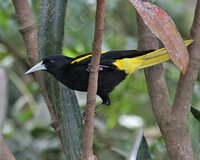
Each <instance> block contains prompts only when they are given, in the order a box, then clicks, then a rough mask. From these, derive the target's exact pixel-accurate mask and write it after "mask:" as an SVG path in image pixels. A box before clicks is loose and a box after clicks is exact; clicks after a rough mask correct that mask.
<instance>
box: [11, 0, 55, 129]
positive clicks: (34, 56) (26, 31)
mask: <svg viewBox="0 0 200 160" xmlns="http://www.w3.org/2000/svg"><path fill="white" fill-rule="evenodd" d="M12 2H13V5H14V7H15V12H16V16H17V20H18V23H19V31H20V33H21V34H22V37H23V39H24V43H25V47H26V49H27V55H28V58H29V61H30V62H31V64H32V65H34V64H36V63H37V62H38V60H39V54H38V31H37V27H36V25H35V22H34V20H33V17H32V14H31V9H30V6H29V4H28V1H27V0H24V1H21V0H12ZM35 76H36V79H37V81H38V83H39V86H40V87H39V88H40V90H41V93H42V95H43V97H44V100H45V102H46V104H47V107H48V109H49V112H50V115H51V121H52V124H53V125H55V122H56V115H55V113H54V111H53V107H52V106H53V105H52V102H51V100H50V99H49V96H48V93H47V90H46V88H45V85H44V82H43V78H42V76H41V74H40V73H35ZM53 127H54V128H55V130H56V127H57V126H53Z"/></svg>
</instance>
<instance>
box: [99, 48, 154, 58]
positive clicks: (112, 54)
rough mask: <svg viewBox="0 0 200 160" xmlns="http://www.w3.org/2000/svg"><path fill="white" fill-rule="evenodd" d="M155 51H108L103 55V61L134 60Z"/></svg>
mask: <svg viewBox="0 0 200 160" xmlns="http://www.w3.org/2000/svg"><path fill="white" fill-rule="evenodd" d="M152 51H153V50H146V51H138V50H116V51H108V52H105V53H103V54H102V55H101V58H102V59H114V60H116V59H123V58H133V57H138V56H142V55H145V54H147V53H150V52H152Z"/></svg>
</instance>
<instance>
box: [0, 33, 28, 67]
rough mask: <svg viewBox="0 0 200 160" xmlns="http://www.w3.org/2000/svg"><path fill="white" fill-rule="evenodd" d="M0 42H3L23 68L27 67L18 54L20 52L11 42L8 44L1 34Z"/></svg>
mask: <svg viewBox="0 0 200 160" xmlns="http://www.w3.org/2000/svg"><path fill="white" fill-rule="evenodd" d="M0 43H1V44H3V45H4V46H5V47H6V48H7V49H8V50H9V51H10V52H11V53H12V54H13V56H14V57H15V58H16V59H17V61H19V62H20V63H21V64H22V65H23V66H24V67H25V68H27V69H28V67H29V65H28V63H27V62H26V61H25V59H24V58H23V57H22V56H21V55H20V52H19V51H18V50H17V48H16V47H14V46H13V45H12V44H10V43H9V42H8V41H7V40H6V39H4V38H3V37H2V36H0Z"/></svg>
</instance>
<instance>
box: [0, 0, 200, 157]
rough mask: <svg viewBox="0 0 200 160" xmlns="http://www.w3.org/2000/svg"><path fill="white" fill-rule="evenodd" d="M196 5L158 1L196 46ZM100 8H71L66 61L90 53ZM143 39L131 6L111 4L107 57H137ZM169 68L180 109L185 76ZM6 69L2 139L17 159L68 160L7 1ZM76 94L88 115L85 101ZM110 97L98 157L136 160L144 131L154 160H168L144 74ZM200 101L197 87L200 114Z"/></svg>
mask: <svg viewBox="0 0 200 160" xmlns="http://www.w3.org/2000/svg"><path fill="white" fill-rule="evenodd" d="M29 2H30V5H31V9H32V12H33V16H34V18H35V21H36V23H38V19H39V18H38V17H39V12H40V3H39V1H34V0H30V1H29ZM195 2H196V1H195V0H191V1H187V0H168V1H164V0H154V1H153V3H155V4H157V5H159V6H161V7H162V8H164V9H165V10H166V11H167V12H168V13H169V15H170V16H171V17H172V19H173V20H174V21H175V23H176V25H177V27H178V30H179V31H180V33H181V35H182V36H183V38H184V39H188V38H189V31H190V27H191V25H192V20H193V15H194V10H195ZM95 8H96V6H95V0H85V1H82V0H77V1H73V0H68V6H67V16H66V20H65V36H64V37H65V39H64V46H63V53H64V54H65V55H68V56H72V57H75V56H77V55H79V54H82V53H86V52H90V51H91V46H92V41H93V34H94V17H95ZM137 37H138V35H137V25H136V13H135V11H134V9H133V7H132V6H131V5H130V4H129V2H128V0H127V1H122V0H109V1H107V6H106V16H105V31H104V41H103V50H118V49H136V48H137ZM164 66H165V75H166V82H167V84H168V88H169V93H170V98H171V101H173V97H174V94H175V90H176V83H177V80H178V77H179V74H180V72H179V70H178V69H177V68H176V67H175V66H174V65H173V64H172V63H171V62H167V63H165V64H164ZM0 68H1V70H4V71H5V73H6V75H5V76H6V78H7V88H6V90H7V92H8V94H7V95H6V96H5V99H4V100H5V101H7V102H8V105H7V108H5V107H4V106H2V103H0V108H1V110H6V111H7V113H6V115H5V119H4V120H1V121H0V123H1V124H0V126H1V125H2V124H4V127H3V128H2V129H1V131H0V133H2V134H3V136H4V138H5V139H6V142H7V144H8V145H9V147H10V148H11V150H12V152H13V153H14V155H15V157H16V159H17V160H22V159H23V160H57V159H58V160H62V159H63V160H64V155H63V153H62V148H61V145H60V141H59V139H58V138H57V136H56V134H55V132H54V131H53V129H52V128H51V127H50V126H49V123H50V117H49V113H48V110H47V108H46V105H45V103H44V101H43V98H42V97H41V94H40V92H39V90H38V85H37V83H36V82H35V81H34V78H33V77H32V76H30V75H24V73H25V71H26V70H28V68H29V66H28V61H27V57H26V50H25V48H24V44H23V40H22V37H21V35H20V33H19V31H18V24H17V22H16V17H15V12H14V8H13V5H12V2H11V1H3V0H0ZM0 78H2V77H0ZM0 92H1V91H0ZM77 94H78V99H79V101H80V104H81V106H83V107H82V110H84V104H85V98H84V95H83V94H82V93H77ZM110 97H111V106H108V107H104V108H102V109H100V110H98V112H97V115H96V118H95V142H94V149H95V154H96V155H97V157H98V159H99V160H104V159H109V160H118V159H119V160H121V159H126V158H127V157H129V156H130V155H131V153H132V152H133V150H134V149H133V148H134V144H135V140H136V139H137V136H138V133H139V131H141V130H144V135H145V137H146V138H147V142H148V144H149V147H150V149H151V153H152V158H153V159H155V160H158V159H161V160H165V159H168V157H167V154H166V149H165V146H164V142H163V139H162V137H161V135H160V132H159V129H158V126H157V124H156V121H155V117H154V114H153V112H152V108H151V102H150V100H149V96H148V93H147V88H146V82H145V78H144V74H143V71H142V70H140V71H137V72H135V73H134V75H132V76H130V77H129V78H128V79H127V80H125V81H124V82H123V83H122V84H120V85H119V86H118V87H117V88H116V89H115V91H114V92H112V93H111V95H110ZM199 98H200V84H199V81H198V82H197V83H196V86H195V91H194V96H193V101H192V105H193V106H194V107H198V106H200V104H199V103H200V102H199ZM190 121H191V137H192V141H193V146H194V151H195V157H196V158H197V157H198V156H199V146H198V143H197V141H196V140H197V138H198V136H199V124H198V122H197V121H196V120H194V118H193V117H192V116H191V119H190ZM105 157H106V158H105Z"/></svg>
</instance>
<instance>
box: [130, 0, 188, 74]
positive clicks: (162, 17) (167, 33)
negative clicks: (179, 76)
mask: <svg viewBox="0 0 200 160" xmlns="http://www.w3.org/2000/svg"><path fill="white" fill-rule="evenodd" d="M129 1H130V3H131V4H132V5H133V6H134V7H135V9H136V10H137V12H138V14H139V15H140V16H141V17H142V19H143V21H144V23H145V24H146V25H147V26H148V27H149V29H150V30H151V31H152V33H153V34H155V35H156V36H157V37H158V38H159V39H160V40H161V41H162V43H163V44H164V46H165V48H166V49H167V51H168V54H169V56H170V58H171V60H172V61H173V63H174V64H175V65H176V66H177V67H178V68H179V69H180V70H181V71H182V73H183V74H185V73H186V71H187V67H188V63H189V56H188V51H187V48H186V46H185V44H184V42H183V39H182V37H181V35H180V33H179V32H178V30H177V28H176V25H175V23H174V22H173V20H172V19H171V17H170V16H169V15H168V14H167V13H166V12H165V11H164V10H163V9H161V8H160V7H158V6H156V5H154V4H151V3H149V2H142V1H141V0H129Z"/></svg>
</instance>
